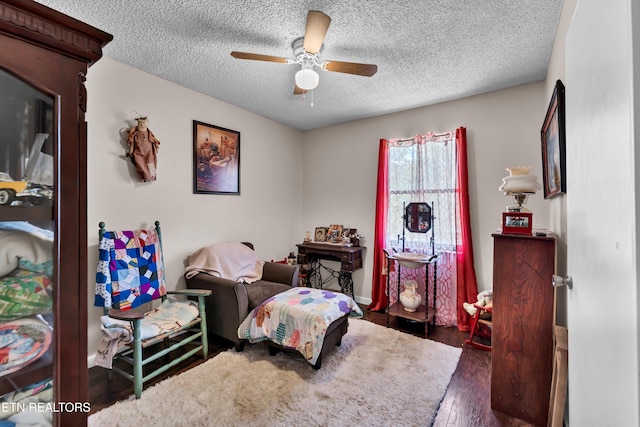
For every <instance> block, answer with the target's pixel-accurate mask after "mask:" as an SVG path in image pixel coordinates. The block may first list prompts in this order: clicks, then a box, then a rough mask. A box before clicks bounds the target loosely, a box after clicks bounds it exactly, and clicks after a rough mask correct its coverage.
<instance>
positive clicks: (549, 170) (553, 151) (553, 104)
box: [540, 80, 567, 199]
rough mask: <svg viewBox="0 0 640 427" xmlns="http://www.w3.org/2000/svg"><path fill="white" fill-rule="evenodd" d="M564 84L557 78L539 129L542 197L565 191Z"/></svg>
mask: <svg viewBox="0 0 640 427" xmlns="http://www.w3.org/2000/svg"><path fill="white" fill-rule="evenodd" d="M564 116H565V104H564V85H563V84H562V81H560V80H557V81H556V85H555V87H554V89H553V94H552V95H551V101H550V102H549V108H548V109H547V114H546V116H545V118H544V123H543V124H542V129H541V130H540V136H541V139H542V181H543V184H544V185H543V188H544V198H545V199H550V198H552V197H555V196H559V195H560V194H564V193H566V191H567V184H566V181H567V178H566V172H565V170H566V167H565V162H566V161H565V157H566V143H565V117H564Z"/></svg>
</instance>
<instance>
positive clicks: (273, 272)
mask: <svg viewBox="0 0 640 427" xmlns="http://www.w3.org/2000/svg"><path fill="white" fill-rule="evenodd" d="M298 269H299V267H298V266H297V265H289V264H279V263H275V262H265V263H264V267H263V269H262V280H266V281H268V282H275V283H283V284H285V285H289V286H291V287H296V286H298Z"/></svg>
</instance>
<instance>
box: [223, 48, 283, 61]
mask: <svg viewBox="0 0 640 427" xmlns="http://www.w3.org/2000/svg"><path fill="white" fill-rule="evenodd" d="M231 56H233V57H234V58H237V59H253V60H254V61H268V62H280V63H283V64H286V63H288V62H289V60H288V59H287V58H281V57H279V56H271V55H261V54H259V53H247V52H236V51H233V52H231Z"/></svg>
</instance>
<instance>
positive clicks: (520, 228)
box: [502, 212, 533, 235]
mask: <svg viewBox="0 0 640 427" xmlns="http://www.w3.org/2000/svg"><path fill="white" fill-rule="evenodd" d="M532 225H533V219H532V214H531V212H503V213H502V234H528V235H531V230H532Z"/></svg>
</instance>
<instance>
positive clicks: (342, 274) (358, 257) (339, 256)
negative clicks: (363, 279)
mask: <svg viewBox="0 0 640 427" xmlns="http://www.w3.org/2000/svg"><path fill="white" fill-rule="evenodd" d="M296 246H297V247H298V264H301V265H304V264H309V270H308V272H307V276H306V279H305V284H306V286H309V287H311V288H317V289H322V287H323V286H324V284H325V283H327V282H328V281H329V280H331V279H332V278H333V277H337V278H338V283H339V284H340V291H341V292H342V293H344V294H346V295H348V296H350V297H351V298H353V279H352V277H351V273H353V272H354V271H356V270H359V269H361V268H362V251H363V250H364V249H365V248H364V247H362V246H355V247H354V246H350V247H347V246H338V245H331V244H327V243H312V242H308V243H299V244H297V245H296ZM320 260H330V261H338V262H339V263H340V270H334V269H332V268H330V267H327V266H326V265H323V264H321V263H320ZM321 270H325V271H327V272H329V276H328V277H327V278H326V279H322V275H321V274H320V272H321Z"/></svg>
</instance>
